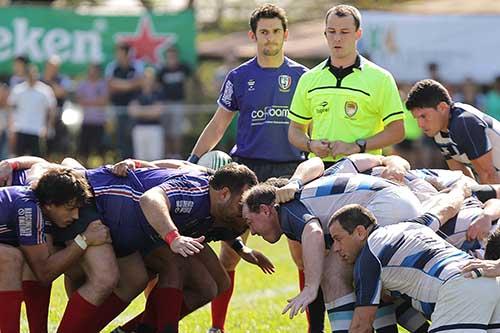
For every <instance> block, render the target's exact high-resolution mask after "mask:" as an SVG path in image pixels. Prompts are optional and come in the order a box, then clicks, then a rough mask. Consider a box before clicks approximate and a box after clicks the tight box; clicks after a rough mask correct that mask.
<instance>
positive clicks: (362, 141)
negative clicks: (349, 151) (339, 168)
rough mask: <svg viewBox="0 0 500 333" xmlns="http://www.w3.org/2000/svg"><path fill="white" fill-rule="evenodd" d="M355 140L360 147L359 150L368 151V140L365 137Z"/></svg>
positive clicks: (361, 151)
mask: <svg viewBox="0 0 500 333" xmlns="http://www.w3.org/2000/svg"><path fill="white" fill-rule="evenodd" d="M355 142H356V144H357V145H358V147H359V152H360V153H364V152H365V151H366V140H365V139H358V140H356V141H355Z"/></svg>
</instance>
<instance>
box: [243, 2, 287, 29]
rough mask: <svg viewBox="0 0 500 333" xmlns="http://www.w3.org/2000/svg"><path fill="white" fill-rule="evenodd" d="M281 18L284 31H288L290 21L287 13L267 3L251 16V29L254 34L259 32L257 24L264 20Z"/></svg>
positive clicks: (256, 9)
mask: <svg viewBox="0 0 500 333" xmlns="http://www.w3.org/2000/svg"><path fill="white" fill-rule="evenodd" d="M276 17H277V18H279V19H280V20H281V25H282V26H283V31H286V30H287V29H288V19H287V18H286V12H285V10H284V9H283V8H281V7H278V6H276V5H273V4H270V3H265V4H263V5H261V6H259V7H257V8H255V10H254V11H253V12H252V15H251V16H250V29H252V31H253V33H256V32H257V23H258V22H259V20H260V19H262V18H267V19H272V18H276Z"/></svg>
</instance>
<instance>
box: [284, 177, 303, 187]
mask: <svg viewBox="0 0 500 333" xmlns="http://www.w3.org/2000/svg"><path fill="white" fill-rule="evenodd" d="M288 183H297V185H298V186H299V190H301V189H302V188H303V187H304V183H303V182H302V180H300V179H299V178H292V179H290V180H289V181H288Z"/></svg>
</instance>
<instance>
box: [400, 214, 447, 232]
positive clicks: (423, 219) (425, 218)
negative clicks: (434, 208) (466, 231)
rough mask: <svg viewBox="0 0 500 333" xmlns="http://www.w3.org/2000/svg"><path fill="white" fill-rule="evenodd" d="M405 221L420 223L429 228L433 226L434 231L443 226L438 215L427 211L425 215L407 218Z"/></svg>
mask: <svg viewBox="0 0 500 333" xmlns="http://www.w3.org/2000/svg"><path fill="white" fill-rule="evenodd" d="M404 222H412V223H418V224H422V225H425V226H427V227H429V228H431V229H432V230H433V231H434V232H436V231H438V230H439V228H440V227H441V223H440V222H439V219H438V217H437V216H436V215H434V214H432V213H425V214H424V215H421V216H418V217H415V218H413V219H410V220H406V221H404Z"/></svg>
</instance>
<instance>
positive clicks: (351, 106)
mask: <svg viewBox="0 0 500 333" xmlns="http://www.w3.org/2000/svg"><path fill="white" fill-rule="evenodd" d="M344 112H345V114H346V115H347V116H348V117H349V118H351V117H352V116H354V115H355V114H356V112H358V104H357V103H356V102H353V101H347V102H345V105H344Z"/></svg>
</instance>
